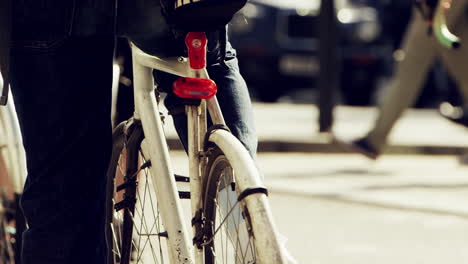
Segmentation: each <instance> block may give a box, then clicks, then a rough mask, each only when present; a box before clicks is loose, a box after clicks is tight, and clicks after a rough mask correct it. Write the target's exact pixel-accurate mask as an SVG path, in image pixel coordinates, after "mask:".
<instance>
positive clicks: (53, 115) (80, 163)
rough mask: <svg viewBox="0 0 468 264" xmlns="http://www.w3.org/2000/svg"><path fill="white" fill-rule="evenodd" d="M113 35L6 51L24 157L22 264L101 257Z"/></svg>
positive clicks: (99, 259) (62, 263)
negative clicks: (53, 45)
mask: <svg viewBox="0 0 468 264" xmlns="http://www.w3.org/2000/svg"><path fill="white" fill-rule="evenodd" d="M113 42H114V40H113V38H112V37H101V38H83V39H76V38H75V39H68V40H67V41H65V43H64V44H62V45H61V46H60V47H57V48H54V49H53V50H51V49H48V50H42V51H40V52H37V51H34V52H33V51H31V50H27V51H24V50H23V51H15V52H13V54H12V65H11V72H12V75H13V76H12V77H13V78H12V89H13V93H14V96H15V103H16V108H17V112H18V116H19V121H20V125H21V130H22V133H23V142H24V145H25V149H26V155H27V163H28V179H27V182H26V185H25V189H24V195H23V198H22V203H21V205H22V207H23V210H24V213H25V216H26V218H27V221H28V224H29V229H28V230H27V231H26V232H25V233H24V235H23V238H24V241H23V242H24V244H23V264H55V263H57V264H58V263H60V264H65V263H66V264H74V263H80V264H82V263H93V264H94V263H96V264H98V263H99V264H102V263H105V255H106V254H105V239H104V214H105V210H104V200H105V175H106V169H107V165H108V162H109V157H110V150H111V124H110V100H111V83H112V55H113V45H114V43H113Z"/></svg>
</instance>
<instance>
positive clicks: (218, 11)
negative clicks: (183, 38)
mask: <svg viewBox="0 0 468 264" xmlns="http://www.w3.org/2000/svg"><path fill="white" fill-rule="evenodd" d="M160 1H161V4H162V6H163V12H164V15H165V17H166V19H167V21H168V23H169V24H171V25H172V26H173V27H174V28H176V29H180V30H184V31H213V30H218V29H221V28H223V27H225V26H226V25H227V24H228V23H229V21H231V19H232V16H233V15H234V14H235V13H236V12H237V11H239V10H240V9H241V8H242V7H243V6H244V5H245V4H246V3H247V0H160Z"/></svg>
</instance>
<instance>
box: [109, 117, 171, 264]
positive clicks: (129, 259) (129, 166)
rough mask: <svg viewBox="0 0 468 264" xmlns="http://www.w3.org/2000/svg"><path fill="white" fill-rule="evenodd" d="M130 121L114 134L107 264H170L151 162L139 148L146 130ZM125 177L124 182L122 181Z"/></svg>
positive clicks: (118, 128)
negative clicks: (155, 193) (151, 173)
mask: <svg viewBox="0 0 468 264" xmlns="http://www.w3.org/2000/svg"><path fill="white" fill-rule="evenodd" d="M130 122H132V123H133V124H132V125H129V123H128V122H125V123H122V124H121V125H119V126H117V127H116V129H115V130H114V134H113V140H114V145H113V151H112V158H111V163H110V166H109V169H108V175H107V177H108V178H107V199H106V202H107V213H106V237H107V244H108V263H109V264H116V263H119V264H129V263H132V264H134V263H135V264H136V263H169V262H170V261H169V259H170V257H169V253H168V247H167V240H166V238H167V235H166V234H167V233H165V231H164V228H163V225H162V220H161V218H160V214H159V210H158V207H157V201H156V198H155V195H154V191H153V190H154V189H153V186H152V181H151V177H150V174H149V171H148V167H149V164H150V163H149V162H147V161H146V159H145V158H144V155H143V154H142V152H141V148H140V146H141V142H142V141H143V138H144V136H143V131H142V129H141V125H139V124H138V123H134V122H133V121H130ZM122 176H123V177H124V179H123V182H122V181H121V180H122V179H120V182H119V177H122ZM149 207H150V208H149ZM145 208H146V210H145V211H143V209H145ZM148 259H150V261H148Z"/></svg>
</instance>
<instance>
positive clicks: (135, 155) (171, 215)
mask: <svg viewBox="0 0 468 264" xmlns="http://www.w3.org/2000/svg"><path fill="white" fill-rule="evenodd" d="M206 43H207V39H206V35H205V34H204V33H201V32H191V33H188V34H187V37H186V45H187V48H188V58H185V57H176V58H164V59H162V58H158V57H155V56H150V55H148V54H145V53H144V52H143V51H141V50H140V49H139V48H138V47H136V46H135V45H134V44H131V47H132V57H133V71H134V101H135V114H134V116H133V117H132V118H131V119H129V120H127V121H124V122H123V123H121V124H120V125H118V126H117V127H116V128H115V129H114V132H113V141H114V142H113V150H112V158H111V162H110V166H109V170H108V176H107V177H108V188H107V203H108V209H107V219H106V238H107V242H108V247H109V252H108V259H109V264H111V263H112V264H114V263H121V264H126V263H144V262H145V261H146V260H147V259H150V258H151V259H152V261H154V263H166V262H169V263H286V262H285V256H284V254H285V252H283V249H282V248H281V246H280V243H279V239H278V235H277V231H276V227H275V225H274V222H273V218H272V214H271V212H270V208H269V205H268V202H267V189H266V188H265V187H264V186H263V184H262V180H261V177H260V175H259V172H258V170H257V167H256V166H255V164H254V161H253V160H252V159H251V157H250V155H249V153H248V152H247V150H246V149H245V148H244V146H243V145H242V144H241V143H240V142H239V141H238V140H237V139H236V138H235V137H234V136H233V135H232V134H231V133H230V132H229V129H228V128H227V126H226V125H225V122H224V120H223V116H222V113H221V110H220V108H219V105H218V103H217V100H216V96H215V93H216V84H215V83H214V82H213V81H211V80H210V79H209V77H208V73H207V70H206V68H205V66H206V62H205V58H206ZM153 69H157V70H160V71H165V72H168V73H172V74H175V75H178V76H182V77H181V78H180V79H178V80H177V81H176V82H175V83H174V92H175V93H176V94H177V95H178V96H179V97H182V98H185V99H186V102H187V103H186V106H185V110H186V113H187V117H188V158H189V177H184V176H180V175H175V174H174V173H173V169H172V167H171V163H170V160H169V150H168V147H167V144H166V140H165V137H164V131H163V124H162V122H163V121H162V118H161V116H160V113H159V111H158V101H157V98H156V95H155V88H154V84H153V76H152V70H153ZM207 111H208V112H209V113H210V116H211V120H212V123H213V126H211V127H210V128H207V125H206V124H207ZM177 181H182V182H188V183H189V184H190V192H180V191H178V190H177V187H176V182H177ZM180 198H190V200H191V215H192V217H191V224H192V229H193V239H189V238H188V234H189V232H188V229H187V227H186V226H185V224H184V219H185V217H184V215H183V212H182V210H181V205H180ZM152 263H153V262H152Z"/></svg>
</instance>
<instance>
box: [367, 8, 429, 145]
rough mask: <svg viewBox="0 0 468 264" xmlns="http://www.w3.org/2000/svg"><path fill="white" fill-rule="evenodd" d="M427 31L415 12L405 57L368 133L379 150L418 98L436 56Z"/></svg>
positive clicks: (403, 48)
mask: <svg viewBox="0 0 468 264" xmlns="http://www.w3.org/2000/svg"><path fill="white" fill-rule="evenodd" d="M427 30H428V25H427V24H426V23H425V22H424V21H423V19H422V18H421V16H420V14H419V13H418V12H413V18H412V21H411V23H410V25H409V28H408V30H407V32H406V34H405V38H404V41H403V46H402V51H403V52H404V53H403V54H402V55H403V57H404V58H402V59H401V60H400V61H398V62H397V64H396V66H395V67H396V71H395V75H394V76H393V78H392V83H391V85H390V86H389V87H388V88H387V90H386V91H384V96H383V101H382V103H381V105H380V106H379V115H378V117H377V120H376V122H375V124H374V128H373V129H372V130H371V131H370V132H369V133H368V135H367V139H368V141H369V143H370V144H371V145H372V146H373V147H374V148H375V149H376V150H377V151H378V152H380V151H382V148H383V147H384V145H385V143H386V140H387V137H388V135H389V133H390V131H391V129H392V128H393V126H394V124H395V122H396V121H397V120H398V118H399V117H400V116H401V114H402V113H403V111H404V110H405V109H406V108H408V107H410V106H411V105H412V104H413V103H414V102H415V100H416V99H417V97H418V95H419V93H420V91H421V88H422V87H423V84H424V80H425V79H426V74H427V72H428V70H429V68H430V66H431V65H432V64H433V62H434V59H435V57H436V55H437V48H436V46H435V42H434V40H433V39H432V37H431V36H430V35H428V33H427Z"/></svg>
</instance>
